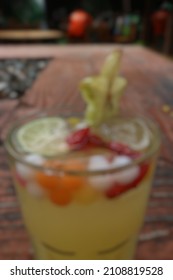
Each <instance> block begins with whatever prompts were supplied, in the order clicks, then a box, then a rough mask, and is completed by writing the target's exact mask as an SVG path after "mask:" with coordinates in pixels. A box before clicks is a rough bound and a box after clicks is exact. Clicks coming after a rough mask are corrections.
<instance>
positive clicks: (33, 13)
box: [0, 0, 173, 54]
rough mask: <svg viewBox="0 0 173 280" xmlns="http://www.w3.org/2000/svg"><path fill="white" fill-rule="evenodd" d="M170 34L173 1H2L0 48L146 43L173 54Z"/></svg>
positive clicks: (0, 5) (172, 23)
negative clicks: (43, 44) (26, 45)
mask: <svg viewBox="0 0 173 280" xmlns="http://www.w3.org/2000/svg"><path fill="white" fill-rule="evenodd" d="M23 31H24V32H23ZM172 35H173V0H169V1H163V0H152V1H151V0H141V1H138V0H73V1H72V0H25V1H22V0H1V1H0V44H4V43H6V44H7V43H12V42H13V43H16V44H22V43H31V44H34V43H39V42H40V43H47V44H48V43H55V44H70V43H71V44H76V43H112V44H115V43H123V44H142V45H145V46H149V47H151V48H153V49H155V50H157V51H159V52H161V53H165V54H172V53H173V36H172Z"/></svg>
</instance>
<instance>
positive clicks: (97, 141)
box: [89, 134, 105, 147]
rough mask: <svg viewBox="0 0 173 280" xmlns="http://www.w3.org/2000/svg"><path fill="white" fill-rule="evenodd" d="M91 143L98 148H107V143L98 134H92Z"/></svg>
mask: <svg viewBox="0 0 173 280" xmlns="http://www.w3.org/2000/svg"><path fill="white" fill-rule="evenodd" d="M89 143H90V144H93V145H94V146H96V147H97V146H99V147H104V146H105V142H104V141H103V139H102V138H101V137H100V136H98V135H96V134H90V136H89Z"/></svg>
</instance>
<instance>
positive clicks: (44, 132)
mask: <svg viewBox="0 0 173 280" xmlns="http://www.w3.org/2000/svg"><path fill="white" fill-rule="evenodd" d="M67 134H68V130H67V127H66V122H65V121H64V120H63V119H61V118H57V117H46V118H40V119H37V120H34V121H32V122H30V123H28V124H25V125H24V126H22V127H21V128H20V129H19V130H18V133H17V135H16V137H17V140H18V143H19V144H20V147H21V148H22V150H23V151H25V152H31V153H36V154H39V155H43V156H52V155H56V154H59V153H62V152H63V153H64V152H66V151H68V146H67V145H66V147H64V146H63V149H62V146H61V144H62V143H64V142H65V138H66V137H67Z"/></svg>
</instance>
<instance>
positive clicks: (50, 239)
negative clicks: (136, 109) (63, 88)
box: [7, 120, 159, 260]
mask: <svg viewBox="0 0 173 280" xmlns="http://www.w3.org/2000/svg"><path fill="white" fill-rule="evenodd" d="M128 122H130V120H129V121H128ZM31 123H32V122H31ZM126 124H127V122H126ZM147 125H148V124H147ZM20 127H22V126H19V127H17V129H15V131H14V130H13V132H12V134H11V135H13V134H14V133H16V131H18V129H20ZM148 129H149V130H150V133H151V136H150V138H151V139H150V141H149V143H148V145H147V147H146V149H144V150H143V151H142V152H140V153H141V154H140V157H139V158H137V159H136V157H134V158H133V157H132V158H131V159H130V160H131V161H130V162H129V163H127V162H128V161H127V162H126V164H123V165H122V166H117V165H116V164H117V159H118V160H119V161H120V160H121V161H122V160H127V159H128V156H127V155H124V154H123V155H121V154H118V153H114V152H115V151H111V153H108V156H107V154H106V153H105V150H104V149H103V150H97V149H95V148H94V149H91V151H92V153H91V152H90V149H89V150H85V151H84V152H83V153H82V154H81V155H80V153H79V154H78V153H74V154H72V156H71V154H70V153H69V156H68V153H67V154H66V156H65V157H62V155H61V156H57V155H56V156H55V157H52V156H51V157H47V155H46V156H45V155H44V156H43V158H44V162H41V161H40V163H39V164H38V166H37V165H35V159H36V158H35V159H34V158H33V159H32V161H33V162H32V161H29V162H27V160H26V158H25V157H24V155H23V154H22V153H23V151H22V153H21V154H22V156H23V158H22V159H21V160H20V158H19V157H18V158H16V157H15V155H14V153H13V152H12V149H11V148H10V147H9V145H7V149H8V150H9V153H10V154H11V156H12V157H11V158H12V168H13V174H14V180H15V185H16V188H17V193H18V197H19V201H20V204H21V209H22V213H23V217H24V221H25V224H26V227H27V229H28V231H29V234H30V236H31V239H32V242H33V246H34V249H35V256H36V258H38V259H61V260H62V259H97V260H99V259H108V260H110V259H132V258H133V257H134V253H135V249H136V244H137V240H138V234H139V231H140V229H141V226H142V224H143V220H144V215H145V210H146V206H147V201H148V196H149V193H150V187H151V183H152V177H153V172H154V165H155V160H156V155H157V152H158V148H159V138H157V136H158V134H157V135H156V133H157V129H156V128H155V126H154V125H153V124H152V125H151V126H150V127H149V126H148ZM97 131H98V128H97ZM101 135H102V136H103V131H102V133H101ZM120 135H121V133H120ZM10 137H11V136H10ZM103 138H104V137H103ZM111 138H112V139H113V135H111V134H109V139H110V140H112V139H111ZM13 139H14V137H13ZM53 143H54V142H53ZM136 145H137V144H136ZM96 151H97V152H96ZM109 152H110V151H109ZM125 152H126V153H127V151H125V150H124V153H125ZM119 153H120V152H119ZM122 153H123V152H122ZM128 153H129V150H128ZM98 154H99V158H98ZM110 154H111V155H112V154H113V157H114V159H112V158H111V160H110V159H109V157H110ZM93 157H95V158H94V159H97V160H98V166H97V165H96V166H95V169H94V170H93V169H92V168H93V166H92V164H93V162H94V161H92V162H91V158H92V159H93ZM103 157H104V158H103ZM69 158H70V160H69ZM105 158H106V160H108V162H107V163H106V164H108V168H106V164H105ZM109 160H110V161H111V163H110V162H109ZM88 162H89V163H88ZM95 162H97V161H95ZM100 162H102V168H101V167H100V166H101V165H100ZM112 162H115V163H116V164H115V165H113V163H112ZM91 163H92V164H91ZM103 163H104V164H105V165H104V164H103ZM21 165H22V167H21ZM91 166H92V168H89V167H91ZM103 166H105V168H106V169H104V168H103ZM22 170H23V173H22ZM124 172H125V173H124Z"/></svg>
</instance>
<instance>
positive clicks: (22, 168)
mask: <svg viewBox="0 0 173 280" xmlns="http://www.w3.org/2000/svg"><path fill="white" fill-rule="evenodd" d="M24 161H26V162H28V163H31V164H35V165H38V166H39V165H41V164H43V163H44V159H43V158H42V157H41V156H39V155H35V154H31V155H28V156H26V157H24ZM16 171H17V173H18V174H19V175H20V176H21V177H22V178H24V179H26V180H28V179H31V178H32V177H33V175H34V169H33V168H32V167H30V166H28V165H27V164H25V163H20V162H18V163H17V164H16Z"/></svg>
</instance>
